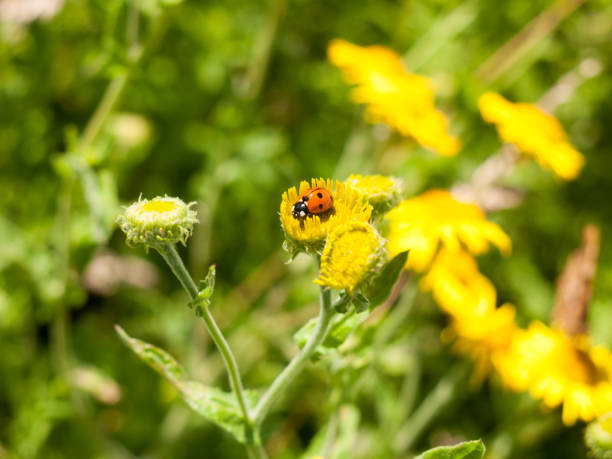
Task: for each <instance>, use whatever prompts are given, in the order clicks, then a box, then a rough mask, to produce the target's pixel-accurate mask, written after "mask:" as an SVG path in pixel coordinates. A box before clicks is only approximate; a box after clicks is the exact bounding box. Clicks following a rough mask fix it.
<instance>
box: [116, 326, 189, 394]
mask: <svg viewBox="0 0 612 459" xmlns="http://www.w3.org/2000/svg"><path fill="white" fill-rule="evenodd" d="M115 330H116V331H117V333H118V334H119V337H120V338H121V340H122V341H123V342H124V343H125V344H127V346H128V347H129V348H130V349H131V350H132V351H134V353H135V354H136V355H137V356H138V357H140V358H141V359H142V360H143V361H144V362H145V363H146V364H147V365H149V366H150V367H151V368H153V369H154V370H155V371H157V372H158V373H159V374H160V375H162V376H164V377H165V378H167V379H168V380H169V381H170V382H171V383H173V384H174V385H177V384H180V383H182V382H185V381H187V373H186V372H185V370H184V369H183V367H182V366H181V365H180V364H179V363H178V362H177V361H176V360H175V359H174V357H172V356H171V355H170V354H168V353H167V352H166V351H164V350H163V349H160V348H159V347H157V346H153V345H152V344H149V343H146V342H144V341H141V340H139V339H136V338H132V337H131V336H129V335H128V334H127V333H126V332H125V331H124V330H123V328H121V327H120V326H119V325H115Z"/></svg>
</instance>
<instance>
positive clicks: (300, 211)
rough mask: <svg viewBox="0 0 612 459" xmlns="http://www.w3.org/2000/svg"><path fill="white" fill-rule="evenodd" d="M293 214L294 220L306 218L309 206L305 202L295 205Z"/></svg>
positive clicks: (292, 210)
mask: <svg viewBox="0 0 612 459" xmlns="http://www.w3.org/2000/svg"><path fill="white" fill-rule="evenodd" d="M291 213H292V214H293V218H297V219H298V220H301V219H303V218H306V217H307V216H308V206H307V205H306V203H305V202H304V201H298V202H296V203H295V204H294V205H293V208H292V209H291Z"/></svg>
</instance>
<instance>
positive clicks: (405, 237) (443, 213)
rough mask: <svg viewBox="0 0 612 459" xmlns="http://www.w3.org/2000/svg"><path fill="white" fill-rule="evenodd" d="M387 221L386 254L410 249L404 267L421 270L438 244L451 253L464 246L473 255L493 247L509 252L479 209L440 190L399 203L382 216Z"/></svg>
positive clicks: (503, 237)
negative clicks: (387, 251) (387, 241)
mask: <svg viewBox="0 0 612 459" xmlns="http://www.w3.org/2000/svg"><path fill="white" fill-rule="evenodd" d="M385 218H386V219H388V220H389V221H390V232H389V238H388V239H389V243H388V245H387V247H388V249H389V251H390V253H391V254H392V255H396V254H398V253H400V252H403V251H404V250H410V254H409V255H408V261H407V263H406V268H409V269H414V270H415V271H423V270H425V269H426V268H427V266H428V265H429V263H430V262H431V260H432V258H433V257H434V255H435V253H436V250H437V248H438V246H439V245H440V244H441V245H443V246H444V247H446V248H447V249H449V250H451V251H458V250H460V249H461V248H462V246H465V247H466V248H467V249H468V250H469V251H470V252H472V253H474V254H481V253H483V252H485V251H486V250H488V248H489V244H491V243H492V244H494V245H496V246H497V247H498V248H499V249H500V250H501V251H502V252H503V253H507V252H509V250H510V246H511V242H510V238H509V237H508V236H507V235H506V233H504V231H503V230H502V229H501V228H500V227H499V226H498V225H496V224H495V223H492V222H488V221H487V220H486V219H485V215H484V213H483V212H482V210H480V208H479V207H478V206H476V205H474V204H465V203H462V202H459V201H457V200H455V199H454V198H453V197H452V196H451V195H450V193H448V192H447V191H444V190H431V191H428V192H426V193H424V194H422V195H420V196H418V197H416V198H412V199H409V200H406V201H403V202H401V203H400V205H399V206H397V207H395V208H394V209H392V210H391V211H390V212H389V213H387V215H386V216H385Z"/></svg>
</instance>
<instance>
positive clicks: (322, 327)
mask: <svg viewBox="0 0 612 459" xmlns="http://www.w3.org/2000/svg"><path fill="white" fill-rule="evenodd" d="M320 303H321V308H320V311H319V318H318V320H317V325H316V327H315V330H314V332H313V333H312V335H311V336H310V338H309V339H308V341H307V342H306V344H305V345H304V347H303V348H302V350H301V351H300V352H298V354H297V355H296V356H295V357H294V358H293V359H292V360H291V362H289V365H287V366H286V367H285V369H284V370H283V371H282V372H281V373H280V374H279V375H278V376H277V377H276V379H275V380H274V381H273V382H272V385H271V386H270V387H269V388H268V390H267V391H266V393H265V394H264V395H263V397H261V399H260V400H259V403H257V406H256V407H255V410H254V411H253V420H254V422H255V425H260V424H261V423H262V422H263V421H264V419H265V418H266V416H267V414H268V412H269V411H270V408H272V405H273V404H274V402H275V401H276V400H277V399H278V398H279V397H280V396H281V395H282V394H283V392H284V391H285V390H286V389H287V387H288V386H289V384H291V382H292V381H293V380H294V379H295V377H296V376H297V375H298V374H299V373H300V372H301V371H302V370H303V369H304V366H305V365H306V363H307V362H308V359H310V357H311V356H312V354H314V351H315V350H316V348H317V347H318V346H319V344H321V343H322V342H323V340H324V339H325V337H326V336H327V333H328V332H329V328H330V325H331V319H332V318H333V316H334V308H333V306H332V301H331V291H330V290H329V289H328V288H325V287H321V293H320Z"/></svg>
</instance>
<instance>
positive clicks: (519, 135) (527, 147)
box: [478, 93, 584, 180]
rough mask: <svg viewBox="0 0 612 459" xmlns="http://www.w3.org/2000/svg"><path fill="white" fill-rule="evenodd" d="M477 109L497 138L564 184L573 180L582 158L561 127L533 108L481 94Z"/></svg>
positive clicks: (499, 97)
mask: <svg viewBox="0 0 612 459" xmlns="http://www.w3.org/2000/svg"><path fill="white" fill-rule="evenodd" d="M478 105H479V107H480V112H481V113H482V117H483V118H484V119H485V120H486V121H488V122H489V123H495V125H496V126H497V131H498V132H499V135H500V137H501V138H502V139H503V140H504V141H506V142H510V143H513V144H515V145H516V146H517V148H518V149H519V150H520V151H521V152H523V153H525V154H527V155H531V156H534V157H535V158H536V159H537V160H538V162H539V163H540V165H541V166H542V167H546V168H549V169H552V170H553V171H554V172H555V173H556V174H557V175H558V176H559V177H561V178H563V179H565V180H571V179H574V178H576V176H577V175H578V174H579V173H580V169H582V166H583V165H584V157H583V156H582V154H580V152H579V151H577V150H576V149H575V148H574V147H573V146H572V144H571V143H570V142H569V141H568V138H567V134H566V133H565V132H564V131H563V127H562V126H561V123H559V121H558V120H557V119H556V118H555V117H554V116H551V115H549V114H548V113H546V112H544V111H543V110H541V109H540V108H538V107H536V106H535V105H533V104H526V103H518V104H515V103H512V102H510V101H508V100H506V99H504V98H503V97H502V96H500V95H499V94H495V93H485V94H483V95H482V96H481V97H480V99H479V101H478Z"/></svg>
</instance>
